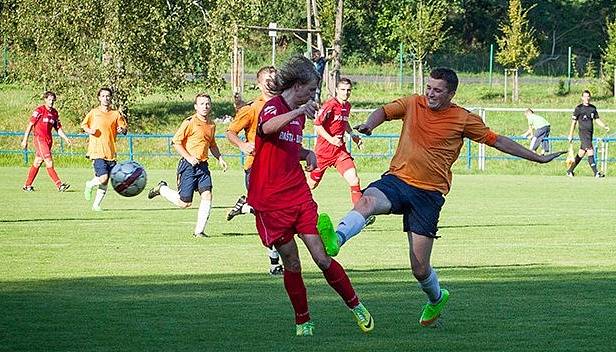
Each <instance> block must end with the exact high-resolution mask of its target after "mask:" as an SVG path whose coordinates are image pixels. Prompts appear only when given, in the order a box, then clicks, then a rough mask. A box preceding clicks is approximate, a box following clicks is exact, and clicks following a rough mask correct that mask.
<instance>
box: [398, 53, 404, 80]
mask: <svg viewBox="0 0 616 352" xmlns="http://www.w3.org/2000/svg"><path fill="white" fill-rule="evenodd" d="M399 64H400V73H399V75H398V90H402V80H403V77H404V44H403V43H400V60H399Z"/></svg>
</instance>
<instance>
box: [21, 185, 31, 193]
mask: <svg viewBox="0 0 616 352" xmlns="http://www.w3.org/2000/svg"><path fill="white" fill-rule="evenodd" d="M21 190H22V191H24V192H34V187H32V186H23V187H22V188H21Z"/></svg>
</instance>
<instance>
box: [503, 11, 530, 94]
mask: <svg viewBox="0 0 616 352" xmlns="http://www.w3.org/2000/svg"><path fill="white" fill-rule="evenodd" d="M533 7H534V5H533V6H531V7H529V8H528V9H527V10H524V9H523V8H522V3H521V1H520V0H510V1H509V10H508V12H507V13H508V20H507V22H505V23H502V24H501V25H500V26H499V28H500V30H501V32H503V36H502V37H499V38H497V39H496V42H497V44H498V47H499V50H498V52H497V53H496V61H497V62H498V63H500V64H501V65H503V66H504V67H505V68H507V69H510V70H513V72H514V84H513V97H514V100H518V98H519V88H518V72H519V70H520V68H523V69H526V70H527V71H528V72H532V66H531V63H532V62H533V60H535V59H536V58H537V57H538V56H539V48H538V47H537V43H536V40H535V38H534V34H535V30H534V29H533V28H532V27H531V26H530V25H529V23H528V19H527V17H528V12H529V11H530V10H532V9H533Z"/></svg>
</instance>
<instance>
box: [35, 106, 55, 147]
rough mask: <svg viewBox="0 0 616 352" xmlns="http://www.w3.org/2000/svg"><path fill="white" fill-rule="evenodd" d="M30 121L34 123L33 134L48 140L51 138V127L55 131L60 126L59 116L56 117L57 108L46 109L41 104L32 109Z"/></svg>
mask: <svg viewBox="0 0 616 352" xmlns="http://www.w3.org/2000/svg"><path fill="white" fill-rule="evenodd" d="M30 122H32V123H33V124H34V127H33V131H34V136H35V137H37V138H41V139H44V140H48V141H50V140H52V139H53V137H52V136H51V131H52V129H55V130H56V131H57V130H59V129H60V128H62V124H61V123H60V118H59V117H58V110H56V109H54V108H51V110H47V107H46V106H45V105H41V106H39V107H38V108H36V110H34V112H33V113H32V116H31V117H30Z"/></svg>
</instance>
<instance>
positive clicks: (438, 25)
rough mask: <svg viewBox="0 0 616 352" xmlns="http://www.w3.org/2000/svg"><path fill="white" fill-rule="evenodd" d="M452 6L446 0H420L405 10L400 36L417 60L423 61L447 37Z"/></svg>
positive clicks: (399, 29)
mask: <svg viewBox="0 0 616 352" xmlns="http://www.w3.org/2000/svg"><path fill="white" fill-rule="evenodd" d="M450 6H451V5H450V2H449V1H446V0H425V1H424V0H419V1H418V2H417V3H416V4H415V7H414V8H410V7H409V8H406V9H405V10H404V12H403V17H402V18H401V19H400V25H399V27H398V36H399V37H400V39H401V40H402V42H403V43H404V44H406V45H407V46H408V47H409V48H410V50H411V53H412V54H413V55H414V56H415V58H416V59H417V60H420V61H422V62H423V61H424V59H425V58H426V56H427V55H428V54H430V53H433V52H435V51H436V50H438V49H439V48H440V47H441V45H442V44H443V42H444V41H445V39H446V38H447V34H448V32H449V29H450V28H445V20H446V18H447V13H448V12H449V10H450Z"/></svg>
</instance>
